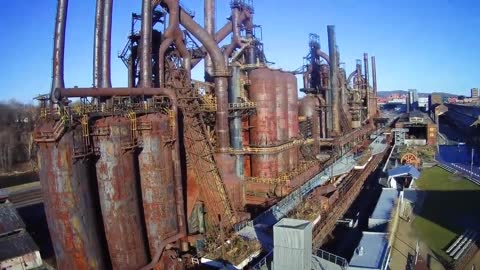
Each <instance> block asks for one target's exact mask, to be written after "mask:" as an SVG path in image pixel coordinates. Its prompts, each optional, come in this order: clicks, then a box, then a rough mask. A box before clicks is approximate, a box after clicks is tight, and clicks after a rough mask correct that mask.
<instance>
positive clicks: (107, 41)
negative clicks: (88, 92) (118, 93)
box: [100, 0, 113, 87]
mask: <svg viewBox="0 0 480 270" xmlns="http://www.w3.org/2000/svg"><path fill="white" fill-rule="evenodd" d="M112 1H113V0H103V2H104V3H103V4H104V5H103V16H102V17H103V21H102V47H101V51H102V55H101V56H102V60H101V66H102V73H101V74H100V75H101V78H102V79H101V82H100V83H101V84H100V85H101V87H112V78H111V75H110V72H111V68H110V62H111V61H110V57H111V47H112V42H111V37H112Z"/></svg>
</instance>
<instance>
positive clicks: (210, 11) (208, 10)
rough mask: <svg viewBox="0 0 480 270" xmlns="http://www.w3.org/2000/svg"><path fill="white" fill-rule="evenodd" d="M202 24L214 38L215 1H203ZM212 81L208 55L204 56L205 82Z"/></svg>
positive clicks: (210, 62) (211, 69) (210, 59)
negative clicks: (203, 16)
mask: <svg viewBox="0 0 480 270" xmlns="http://www.w3.org/2000/svg"><path fill="white" fill-rule="evenodd" d="M204 5H205V6H204V14H205V18H204V23H205V30H206V31H207V33H209V34H210V35H211V36H212V37H213V38H215V30H216V29H215V0H205V2H204ZM212 79H213V61H212V58H211V57H210V54H207V55H206V56H205V81H211V80H212Z"/></svg>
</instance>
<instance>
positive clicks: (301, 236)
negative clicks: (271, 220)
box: [273, 218, 312, 270]
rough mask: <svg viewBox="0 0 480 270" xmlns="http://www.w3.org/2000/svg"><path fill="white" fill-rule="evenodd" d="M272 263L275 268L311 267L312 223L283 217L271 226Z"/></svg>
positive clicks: (308, 268) (280, 269) (277, 269)
mask: <svg viewBox="0 0 480 270" xmlns="http://www.w3.org/2000/svg"><path fill="white" fill-rule="evenodd" d="M273 243H274V249H273V263H274V269H276V270H282V269H285V270H289V269H299V270H311V269H312V223H310V222H309V221H306V220H300V219H289V218H284V219H282V220H280V221H279V222H278V223H277V224H275V226H273Z"/></svg>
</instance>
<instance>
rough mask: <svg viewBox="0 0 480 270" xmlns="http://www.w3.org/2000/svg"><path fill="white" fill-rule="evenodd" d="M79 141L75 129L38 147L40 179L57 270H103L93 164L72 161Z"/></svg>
mask: <svg viewBox="0 0 480 270" xmlns="http://www.w3.org/2000/svg"><path fill="white" fill-rule="evenodd" d="M45 125H53V123H49V124H45ZM45 127H46V126H43V127H40V128H45ZM82 138H83V137H82V129H81V128H77V129H75V130H73V131H69V132H67V133H66V134H65V135H63V137H62V138H61V139H60V140H59V141H58V142H56V143H40V144H39V149H38V164H39V177H40V183H41V186H42V191H43V201H44V207H45V213H46V216H47V222H48V229H49V231H50V237H51V239H52V243H53V248H54V250H55V255H56V262H57V268H58V269H106V268H107V264H108V256H107V255H106V252H105V250H106V246H105V243H104V241H103V239H104V238H103V237H102V234H103V229H102V228H101V227H100V226H99V224H101V222H100V220H99V219H100V213H99V212H97V211H96V209H98V208H97V205H96V202H97V201H96V196H95V195H94V194H96V188H95V186H96V184H95V178H94V175H95V174H94V173H93V170H92V167H93V164H92V162H91V160H90V159H88V158H87V159H78V160H75V159H74V157H73V156H74V145H81V144H82V141H81V139H82Z"/></svg>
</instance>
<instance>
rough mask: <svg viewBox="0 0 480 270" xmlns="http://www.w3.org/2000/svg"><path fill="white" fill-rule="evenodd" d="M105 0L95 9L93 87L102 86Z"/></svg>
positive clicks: (98, 3) (98, 2)
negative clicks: (102, 41)
mask: <svg viewBox="0 0 480 270" xmlns="http://www.w3.org/2000/svg"><path fill="white" fill-rule="evenodd" d="M103 2H104V1H103V0H97V5H96V9H95V30H94V32H95V34H94V37H93V87H101V86H102V58H101V55H102V44H101V40H102V31H103V8H104V4H103Z"/></svg>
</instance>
